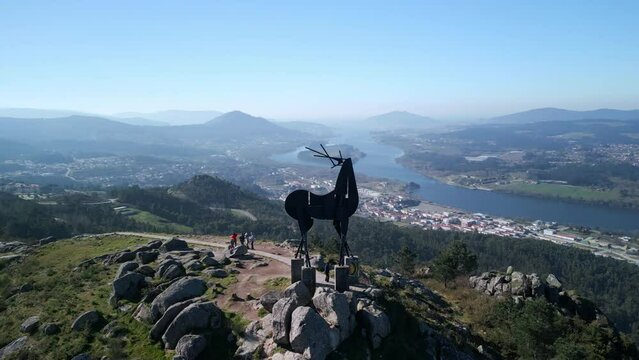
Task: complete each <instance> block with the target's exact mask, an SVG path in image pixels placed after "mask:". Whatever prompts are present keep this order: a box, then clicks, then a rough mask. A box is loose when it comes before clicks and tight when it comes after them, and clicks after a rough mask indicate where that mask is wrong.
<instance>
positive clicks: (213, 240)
mask: <svg viewBox="0 0 639 360" xmlns="http://www.w3.org/2000/svg"><path fill="white" fill-rule="evenodd" d="M116 234H119V235H128V236H140V237H144V238H152V239H161V240H169V239H171V238H173V237H174V236H172V235H158V234H149V233H137V232H117V233H116ZM178 238H179V239H181V240H184V241H186V242H187V243H189V244H191V245H199V246H209V247H214V248H217V251H215V249H214V250H213V252H214V253H219V252H220V250H219V249H226V247H227V246H228V243H227V241H228V239H227V238H226V237H224V236H210V235H199V236H188V237H186V236H178ZM255 248H256V249H255V250H249V254H250V255H253V258H252V259H246V260H239V261H238V260H234V264H231V265H229V267H230V268H235V269H237V270H238V271H239V274H237V276H236V279H237V281H236V282H235V283H233V284H231V285H229V287H228V288H226V289H225V290H224V293H223V294H221V295H219V296H218V297H217V302H218V305H219V306H220V307H222V308H223V309H224V310H226V311H232V312H235V313H239V314H242V316H243V317H244V318H245V319H247V320H251V321H252V320H257V319H258V318H259V316H258V314H257V308H258V299H259V298H260V296H262V294H264V293H266V292H267V291H268V290H269V288H268V286H267V282H268V281H269V280H270V279H275V278H278V277H286V278H290V275H291V270H290V261H291V258H292V257H293V256H294V253H295V251H294V250H293V249H288V248H283V247H279V246H276V245H275V244H274V243H272V242H268V241H260V242H257V243H256V244H255ZM238 263H239V264H241V265H237V264H238ZM257 264H261V265H260V266H258V265H257ZM263 264H266V265H263ZM316 281H317V284H318V286H330V287H332V286H334V282H333V281H334V279H330V281H328V282H327V281H325V279H324V274H322V273H320V272H318V273H317V280H316ZM351 290H352V291H357V292H361V291H364V288H363V287H360V286H353V285H351ZM233 295H235V296H236V298H235V299H234V296H233ZM238 298H239V299H238ZM252 299H253V300H252Z"/></svg>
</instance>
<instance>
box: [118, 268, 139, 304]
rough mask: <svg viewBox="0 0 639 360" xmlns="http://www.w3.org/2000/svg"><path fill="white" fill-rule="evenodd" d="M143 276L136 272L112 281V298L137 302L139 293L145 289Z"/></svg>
mask: <svg viewBox="0 0 639 360" xmlns="http://www.w3.org/2000/svg"><path fill="white" fill-rule="evenodd" d="M146 285H147V284H146V280H145V278H144V275H142V274H140V273H137V272H130V273H127V274H124V275H122V276H120V277H119V278H116V279H115V280H114V281H113V284H112V288H113V290H112V291H113V296H114V297H115V299H116V300H117V299H126V300H129V301H137V300H138V299H139V298H140V292H141V290H142V288H143V287H146Z"/></svg>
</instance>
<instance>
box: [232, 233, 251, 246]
mask: <svg viewBox="0 0 639 360" xmlns="http://www.w3.org/2000/svg"><path fill="white" fill-rule="evenodd" d="M238 238H239V240H240V244H241V245H242V246H246V247H247V248H249V249H251V250H255V235H253V232H252V231H251V232H250V233H248V232H245V233H240V234H239V236H238V234H237V233H236V232H234V233H233V234H231V245H230V246H229V248H230V249H234V248H235V247H236V246H237V240H238Z"/></svg>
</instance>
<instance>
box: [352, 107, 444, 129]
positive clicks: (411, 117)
mask: <svg viewBox="0 0 639 360" xmlns="http://www.w3.org/2000/svg"><path fill="white" fill-rule="evenodd" d="M360 123H361V124H362V126H365V127H367V128H368V129H370V130H395V129H423V128H430V127H433V126H436V125H438V124H439V122H438V121H436V120H434V119H432V118H429V117H426V116H422V115H417V114H413V113H409V112H407V111H392V112H389V113H386V114H382V115H377V116H372V117H369V118H367V119H364V120H363V121H361V122H360Z"/></svg>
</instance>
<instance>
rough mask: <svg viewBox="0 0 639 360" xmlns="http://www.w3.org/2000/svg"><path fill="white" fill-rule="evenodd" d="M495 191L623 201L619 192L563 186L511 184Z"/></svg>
mask: <svg viewBox="0 0 639 360" xmlns="http://www.w3.org/2000/svg"><path fill="white" fill-rule="evenodd" d="M495 190H500V191H507V192H512V193H517V194H524V195H535V196H543V197H552V198H562V199H571V200H579V201H591V202H598V201H603V202H613V201H621V199H622V198H621V194H620V193H619V191H618V190H596V189H593V188H590V187H586V186H573V185H562V184H543V183H540V184H528V183H510V184H508V185H499V186H496V187H495Z"/></svg>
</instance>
